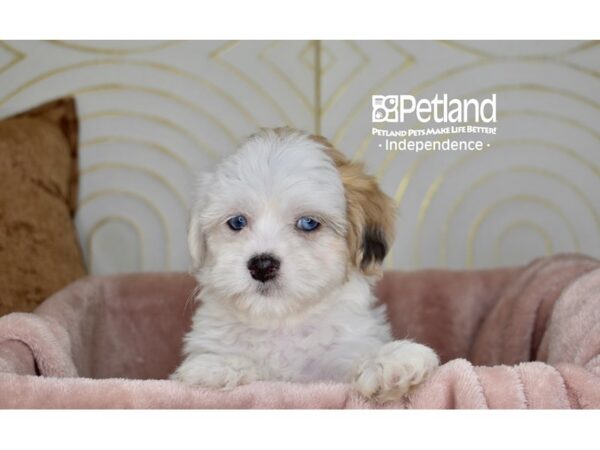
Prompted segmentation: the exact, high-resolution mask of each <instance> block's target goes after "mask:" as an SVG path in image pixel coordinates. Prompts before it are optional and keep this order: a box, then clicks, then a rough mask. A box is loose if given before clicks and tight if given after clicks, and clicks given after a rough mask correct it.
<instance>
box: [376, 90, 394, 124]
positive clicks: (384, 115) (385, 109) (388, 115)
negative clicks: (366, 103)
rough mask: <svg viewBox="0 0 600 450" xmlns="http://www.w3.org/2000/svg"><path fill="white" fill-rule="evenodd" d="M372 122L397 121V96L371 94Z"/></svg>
mask: <svg viewBox="0 0 600 450" xmlns="http://www.w3.org/2000/svg"><path fill="white" fill-rule="evenodd" d="M371 104H372V107H373V113H372V120H373V122H398V96H397V95H373V96H372V101H371Z"/></svg>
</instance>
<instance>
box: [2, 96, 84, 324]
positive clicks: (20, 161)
mask: <svg viewBox="0 0 600 450" xmlns="http://www.w3.org/2000/svg"><path fill="white" fill-rule="evenodd" d="M78 128H79V123H78V120H77V111H76V107H75V100H74V99H73V98H64V99H60V100H56V101H53V102H49V103H46V104H44V105H41V106H39V107H37V108H34V109H31V110H29V111H27V112H24V113H22V114H19V115H17V116H13V117H10V118H8V119H4V120H0V315H3V314H6V313H9V312H13V311H31V310H33V309H34V308H35V307H36V306H37V305H38V304H39V303H40V302H42V301H43V300H44V299H46V297H48V296H49V295H50V294H52V293H54V292H56V291H58V290H59V289H61V288H62V287H64V286H65V285H66V284H68V283H69V282H71V281H73V280H75V279H77V278H79V277H81V276H83V275H85V274H86V270H85V266H84V263H83V259H82V255H81V251H80V248H79V244H78V242H77V237H76V234H75V228H74V225H73V221H72V218H73V214H74V213H75V208H76V206H77V185H78V164H77V153H78V151H77V142H78Z"/></svg>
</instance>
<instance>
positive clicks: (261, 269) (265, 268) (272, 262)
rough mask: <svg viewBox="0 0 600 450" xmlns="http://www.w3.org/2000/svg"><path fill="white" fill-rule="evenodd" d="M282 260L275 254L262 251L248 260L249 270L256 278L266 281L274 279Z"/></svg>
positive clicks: (262, 281)
mask: <svg viewBox="0 0 600 450" xmlns="http://www.w3.org/2000/svg"><path fill="white" fill-rule="evenodd" d="M280 265H281V263H280V261H279V260H278V259H277V258H275V257H274V256H273V255H270V254H268V253H262V254H260V255H256V256H254V257H252V258H251V259H250V260H249V261H248V270H249V271H250V275H252V278H254V279H255V280H258V281H260V282H261V283H265V282H267V281H269V280H272V279H273V278H275V277H276V276H277V272H279V266H280Z"/></svg>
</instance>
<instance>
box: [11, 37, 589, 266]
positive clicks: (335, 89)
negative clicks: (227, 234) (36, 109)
mask: <svg viewBox="0 0 600 450" xmlns="http://www.w3.org/2000/svg"><path fill="white" fill-rule="evenodd" d="M69 93H71V94H75V95H76V97H77V100H78V106H79V113H80V116H81V173H82V176H81V188H80V206H79V210H78V213H77V216H76V226H77V230H78V233H79V237H80V240H81V245H82V248H83V250H84V254H85V258H86V261H87V263H88V266H89V268H90V270H91V271H92V272H93V273H97V274H105V273H114V272H127V271H150V270H186V269H187V268H188V264H189V259H188V255H187V248H186V239H185V233H186V222H187V207H188V205H189V201H190V194H191V189H192V183H193V173H194V172H196V171H198V170H201V169H204V168H210V167H211V166H212V165H213V164H215V162H216V161H218V160H219V158H221V157H222V156H223V155H227V154H229V153H230V152H232V151H233V149H234V148H235V146H236V144H237V143H238V142H239V141H240V140H241V139H242V138H243V137H244V136H246V135H248V134H249V133H251V132H253V131H254V130H255V129H256V128H257V127H258V126H276V125H283V124H288V125H292V126H295V127H298V128H303V129H307V130H310V131H318V132H321V133H322V134H324V135H325V136H326V137H328V138H330V139H331V140H332V141H333V142H334V143H335V144H337V145H338V146H339V148H340V150H342V151H344V152H345V153H346V154H347V155H348V156H350V157H353V158H355V159H360V160H364V161H365V163H366V165H367V167H368V169H369V170H370V171H371V172H372V173H374V174H376V175H377V177H378V178H379V180H380V182H381V184H382V186H383V188H384V189H385V190H386V192H388V193H389V194H390V195H391V196H392V197H394V199H395V200H396V202H397V204H398V205H399V210H400V217H399V220H398V237H397V241H396V244H395V246H394V248H393V251H392V253H391V255H390V257H389V258H388V260H387V261H386V264H387V267H389V268H391V267H395V268H402V269H409V268H417V267H429V266H439V267H454V268H463V267H491V266H496V265H504V264H516V263H521V262H525V261H527V260H529V259H531V258H534V257H536V256H539V255H543V254H548V253H553V252H562V251H581V252H585V253H588V254H591V255H594V256H597V257H600V45H598V42H575V41H543V42H516V41H502V42H494V41H486V42H435V41H402V42H381V41H355V42H342V41H317V42H315V41H276V42H267V41H242V42H215V41H190V42H153V41H141V42H132V41H69V42H40V41H5V42H3V43H0V115H1V116H6V115H9V114H11V113H14V112H17V111H20V110H22V109H25V108H27V107H30V106H33V105H35V104H37V103H40V102H43V101H46V100H49V99H52V98H55V97H58V96H62V95H65V94H69ZM402 93H407V94H412V95H415V96H419V97H426V98H431V97H433V96H434V95H435V94H436V93H440V94H442V93H447V94H449V95H451V96H455V97H485V96H489V95H490V94H491V93H496V94H497V99H498V124H497V127H498V135H497V136H494V137H493V138H492V140H491V141H490V142H491V144H492V145H491V148H490V149H487V150H485V151H483V152H478V153H461V152H458V153H426V152H423V153H420V154H414V153H397V152H396V153H386V152H385V151H384V150H382V149H381V148H378V146H377V145H376V143H375V141H374V139H373V138H372V137H371V136H370V130H371V95H372V94H402ZM409 125H410V124H409Z"/></svg>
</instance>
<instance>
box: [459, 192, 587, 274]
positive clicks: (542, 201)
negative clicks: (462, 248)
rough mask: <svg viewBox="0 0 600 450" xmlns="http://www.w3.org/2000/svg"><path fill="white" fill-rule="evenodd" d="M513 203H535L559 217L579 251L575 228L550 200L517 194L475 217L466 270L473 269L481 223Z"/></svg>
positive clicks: (469, 238) (470, 231) (492, 205)
mask: <svg viewBox="0 0 600 450" xmlns="http://www.w3.org/2000/svg"><path fill="white" fill-rule="evenodd" d="M513 201H523V202H531V203H537V204H541V205H544V206H545V207H546V208H548V209H551V210H552V211H554V212H555V213H556V214H557V215H559V216H560V217H561V218H562V219H563V221H564V222H565V224H566V225H567V228H568V229H569V233H570V234H571V238H572V239H573V242H574V244H575V249H576V250H577V251H580V249H581V246H580V244H579V238H578V237H577V233H576V231H575V228H574V227H573V224H572V223H571V222H570V221H569V219H568V217H567V216H566V215H565V214H564V213H563V212H562V211H561V209H560V208H559V207H558V206H557V205H556V204H555V203H553V202H551V201H550V200H548V199H545V198H543V197H538V196H536V195H526V194H518V195H513V196H510V197H506V198H503V199H501V200H499V201H497V202H494V203H492V204H491V205H490V206H488V207H487V208H486V209H484V210H483V211H482V212H481V214H479V216H478V217H477V219H476V220H475V222H474V223H473V225H471V227H470V228H469V234H468V238H467V260H466V266H467V268H472V267H473V261H474V245H475V244H474V243H475V239H476V238H477V234H478V233H479V229H480V228H481V225H482V224H483V222H485V220H486V219H487V218H488V217H489V216H490V214H492V213H493V212H494V210H496V209H498V208H499V207H500V206H502V205H503V204H505V203H510V202H513Z"/></svg>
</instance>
